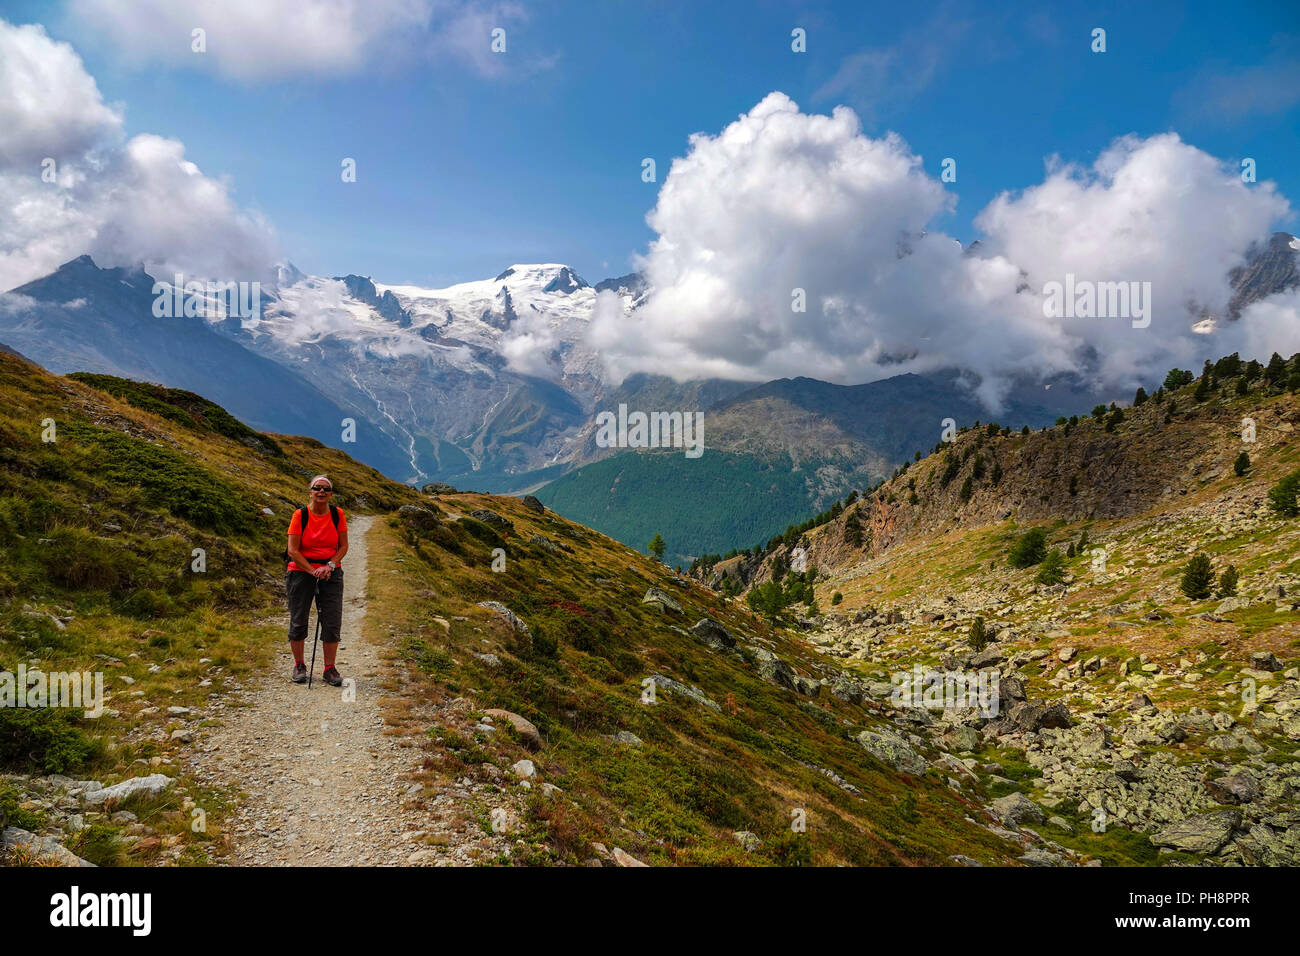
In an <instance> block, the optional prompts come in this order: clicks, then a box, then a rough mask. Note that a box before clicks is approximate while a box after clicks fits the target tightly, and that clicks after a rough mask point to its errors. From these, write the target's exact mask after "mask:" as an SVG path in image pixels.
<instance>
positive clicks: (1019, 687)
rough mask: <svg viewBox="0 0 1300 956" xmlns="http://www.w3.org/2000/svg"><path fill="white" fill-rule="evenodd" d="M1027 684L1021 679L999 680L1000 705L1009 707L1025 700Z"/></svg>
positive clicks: (1007, 678) (1008, 678)
mask: <svg viewBox="0 0 1300 956" xmlns="http://www.w3.org/2000/svg"><path fill="white" fill-rule="evenodd" d="M1025 699H1026V697H1025V683H1024V681H1022V680H1021V679H1020V678H1019V677H1002V678H999V679H998V704H999V706H1007V705H1010V704H1016V703H1019V702H1020V701H1022V700H1025Z"/></svg>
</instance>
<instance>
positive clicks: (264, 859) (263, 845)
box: [188, 515, 473, 866]
mask: <svg viewBox="0 0 1300 956" xmlns="http://www.w3.org/2000/svg"><path fill="white" fill-rule="evenodd" d="M373 523H374V519H373V518H371V517H366V516H361V515H358V516H356V517H354V518H352V519H351V520H350V521H349V523H348V530H349V545H350V547H349V549H348V555H347V558H346V559H345V561H344V568H345V572H344V573H345V576H346V577H345V581H344V601H343V633H342V640H341V643H340V648H339V657H338V667H339V672H340V673H341V674H342V675H343V678H344V681H345V684H344V687H342V688H338V687H330V686H329V685H328V684H326V683H325V682H324V681H322V680H321V679H320V675H321V671H322V670H323V669H324V667H323V664H322V659H323V657H322V655H321V654H320V653H319V650H318V653H317V658H316V669H315V679H314V682H313V686H312V689H310V690H308V688H307V685H306V684H293V683H291V682H290V681H289V672H290V671H291V670H292V667H293V657H292V655H291V653H290V650H289V645H288V643H287V642H284V643H283V645H282V649H281V650H280V652H279V653H277V654H276V656H275V660H274V662H273V663H272V664H271V666H270V669H269V671H268V672H267V673H265V674H261V675H258V676H257V677H256V678H254V679H252V680H250V681H249V682H248V683H247V685H246V686H244V687H243V688H242V689H241V690H240V691H239V692H238V693H236V694H235V695H233V696H232V698H231V699H230V700H228V701H214V703H213V705H212V706H211V708H210V716H211V717H212V718H213V719H215V720H216V721H217V722H218V726H214V727H211V728H210V730H209V733H208V734H207V735H205V737H204V739H203V740H202V741H201V742H200V744H199V746H198V747H196V748H195V750H194V751H192V752H191V754H190V757H189V761H188V764H189V766H188V769H189V770H190V772H191V773H192V774H193V775H194V777H195V778H196V779H197V780H199V781H200V782H201V783H203V784H205V785H211V786H219V787H227V788H232V789H233V791H234V792H237V793H238V794H240V796H239V798H238V801H237V803H236V805H235V807H234V808H233V810H232V812H231V814H230V816H229V818H228V819H227V823H226V829H227V833H228V835H229V837H230V841H231V853H230V855H229V857H228V858H227V859H226V861H225V862H227V863H230V864H234V865H243V866H250V865H251V866H304V865H305V866H383V865H411V864H423V865H435V866H436V865H442V866H447V865H458V864H470V863H472V862H473V861H472V860H471V859H469V858H468V857H467V856H465V855H464V850H466V849H467V846H466V843H467V842H469V840H468V838H469V834H467V833H465V832H463V830H464V828H463V827H462V826H456V825H454V824H453V823H452V821H453V820H454V818H455V814H454V813H451V812H447V811H451V810H454V809H455V804H456V803H458V802H459V799H460V798H463V797H466V796H469V794H468V793H466V794H461V793H458V792H457V788H455V787H453V788H450V789H449V790H448V791H446V792H444V793H441V794H438V795H436V798H434V799H432V800H430V801H426V799H425V796H426V795H424V794H422V793H421V792H420V791H421V790H422V788H421V786H420V785H419V784H412V783H411V780H410V777H409V774H410V772H411V771H412V770H414V769H415V765H416V763H417V761H418V760H419V759H420V751H419V749H418V748H415V747H412V746H411V745H410V744H411V742H410V741H409V740H408V741H405V742H403V741H402V740H401V739H400V736H396V735H393V734H391V733H389V734H385V733H384V727H385V724H384V718H383V714H382V712H381V709H380V697H381V696H382V695H383V694H384V693H385V692H384V690H383V688H382V687H381V681H382V679H383V675H384V673H385V663H384V661H383V660H382V658H381V654H380V651H381V648H380V647H379V646H378V645H376V644H374V643H372V642H371V641H370V640H367V639H366V638H365V637H363V636H362V627H361V625H362V621H363V619H364V618H365V615H366V598H367V594H366V591H367V579H368V569H367V548H366V538H367V534H368V533H369V532H370V530H371V526H372V525H373ZM287 620H288V617H287V614H286V615H285V619H284V621H285V623H286V625H287ZM315 626H316V622H315V610H314V609H313V611H312V623H311V632H312V634H313V636H314V634H315ZM305 657H306V660H307V661H308V663H310V662H311V648H310V647H307V648H306V650H305ZM349 681H350V682H351V686H349V683H348V682H349ZM403 743H405V746H403ZM430 834H438V835H439V836H438V838H437V839H436V840H431V839H430ZM430 843H434V844H435V845H433V846H430V845H429V844H430ZM413 851H414V852H413Z"/></svg>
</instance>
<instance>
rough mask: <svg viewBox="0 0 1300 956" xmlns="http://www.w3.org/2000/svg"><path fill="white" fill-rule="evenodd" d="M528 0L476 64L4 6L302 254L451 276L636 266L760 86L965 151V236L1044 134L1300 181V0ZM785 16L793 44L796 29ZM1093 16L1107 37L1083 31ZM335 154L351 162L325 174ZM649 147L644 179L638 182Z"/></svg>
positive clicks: (961, 177) (1016, 178) (1036, 155)
mask: <svg viewBox="0 0 1300 956" xmlns="http://www.w3.org/2000/svg"><path fill="white" fill-rule="evenodd" d="M524 6H525V7H526V10H527V15H526V17H516V18H513V19H512V20H510V22H509V25H508V28H507V44H508V45H507V52H506V53H505V54H503V55H500V57H499V62H500V64H501V66H500V67H499V68H496V66H495V64H494V66H493V67H492V68H491V69H490V71H487V72H485V71H484V70H483V69H476V68H475V67H474V66H473V63H472V62H471V61H469V60H467V59H465V58H463V57H457V56H454V55H451V53H449V52H448V51H447V50H446V48H445V47H444V48H442V49H440V50H437V49H436V50H434V51H433V52H432V53H421V52H419V44H418V42H414V43H410V42H403V43H400V44H395V45H394V51H393V55H392V56H387V55H383V53H382V51H381V55H379V56H375V57H371V58H369V59H367V60H366V61H365V62H364V63H362V64H361V65H359V66H358V67H356V68H353V69H348V70H329V71H325V72H324V73H323V75H322V74H320V73H315V74H309V75H304V74H295V75H289V76H284V77H271V78H253V79H247V78H238V77H231V76H229V75H226V74H225V73H223V72H221V71H219V70H216V69H213V68H212V67H211V66H210V61H209V60H201V59H198V58H192V59H191V60H189V61H188V62H187V61H180V62H168V63H161V62H149V61H145V62H131V61H130V59H129V58H127V57H124V56H122V55H121V53H120V52H119V51H117V50H116V49H115V45H113V44H108V43H101V42H96V41H95V39H94V32H95V31H93V30H88V29H87V28H86V27H85V25H84V24H79V23H78V22H77V19H76V17H75V16H73V14H72V13H71V12H70V10H69V9H68V8H67V7H65V6H64V5H63V4H58V3H55V4H40V3H26V2H17V3H15V2H6V3H4V4H3V15H4V17H5V19H8V20H9V21H10V22H11V23H16V24H21V23H28V22H39V23H42V24H44V25H45V27H46V29H47V30H48V32H49V33H50V35H51V36H52V37H54V38H56V39H60V40H67V41H69V42H71V43H72V44H73V45H74V46H75V47H76V49H77V51H78V52H79V53H80V54H81V56H82V58H83V60H84V62H85V65H86V68H87V70H88V72H89V73H90V74H91V75H92V76H94V78H95V80H96V82H97V83H98V85H99V88H100V90H101V91H102V94H103V96H104V99H105V100H106V101H108V102H110V103H120V104H122V106H123V107H124V110H125V120H126V122H125V132H126V133H127V135H134V134H136V133H145V132H148V133H157V134H160V135H164V136H167V137H172V138H175V139H178V140H180V141H182V142H183V143H184V144H185V148H186V155H187V157H188V158H189V159H190V160H192V161H193V162H195V163H197V164H198V165H199V166H200V167H201V168H202V170H203V171H204V172H205V173H206V174H207V175H209V176H213V177H218V178H228V180H229V181H230V183H231V185H232V188H233V193H234V197H235V199H236V200H237V202H238V203H239V204H240V205H241V206H244V207H248V208H253V209H257V210H259V211H260V212H262V213H263V214H264V215H265V216H266V217H267V218H268V219H269V220H270V221H271V222H272V223H273V224H274V226H275V229H276V231H277V233H278V235H279V237H280V240H281V244H282V247H283V249H284V251H285V253H286V254H287V256H288V258H290V259H292V260H293V261H294V262H295V263H296V264H297V265H298V266H299V267H300V268H302V269H304V270H306V271H309V272H313V273H317V274H327V275H335V274H341V273H344V272H358V273H363V274H371V275H374V276H375V277H376V278H377V279H380V280H383V281H387V282H399V283H400V282H411V283H419V284H424V285H441V284H447V283H450V282H454V281H460V280H465V279H471V278H480V277H484V276H488V275H492V274H495V273H496V272H497V271H499V270H500V269H502V268H504V267H505V266H506V265H508V264H510V263H512V262H532V261H558V262H566V263H569V264H571V265H573V266H574V267H575V268H576V269H577V270H578V271H579V273H580V274H582V275H583V276H584V277H585V278H586V279H587V280H588V281H591V282H595V281H597V280H598V279H601V278H604V277H605V276H609V275H617V274H621V273H623V272H626V271H628V270H629V269H630V268H631V265H630V257H631V256H632V255H633V254H634V253H636V252H642V251H644V250H645V248H646V246H647V243H648V242H649V241H650V240H651V239H652V238H653V232H652V231H651V230H650V229H649V228H648V227H647V225H646V223H645V215H646V213H647V211H648V210H649V209H650V208H651V207H652V206H653V205H654V203H655V197H656V191H657V189H658V187H659V185H662V183H663V180H664V178H665V177H666V176H667V173H668V168H669V165H670V162H671V160H672V158H673V157H675V156H681V155H683V154H684V153H685V152H686V149H687V139H688V137H689V135H690V134H691V133H694V132H697V131H702V132H707V133H711V134H715V133H717V132H718V131H720V130H721V129H722V128H723V127H724V126H726V125H727V124H728V123H730V122H731V121H733V120H735V119H736V118H737V116H739V115H740V114H741V113H744V112H746V111H748V110H750V109H752V108H753V107H754V105H755V104H756V103H758V102H759V101H760V100H761V99H762V98H763V97H764V96H765V95H766V94H768V93H769V92H771V91H773V90H781V91H783V92H785V93H786V94H788V95H789V96H790V97H792V98H793V99H794V100H795V101H796V102H797V103H798V104H799V106H800V107H801V108H802V109H803V110H804V111H805V112H809V111H815V112H830V110H831V109H832V108H833V107H835V106H836V105H838V104H845V105H848V106H850V107H852V108H854V109H855V110H856V111H857V112H858V113H859V115H860V116H861V118H862V122H863V126H864V130H865V131H866V132H867V133H868V134H869V135H872V136H878V135H882V134H883V133H884V132H886V131H888V130H894V131H896V132H897V133H899V134H900V135H901V136H902V137H903V138H904V139H905V140H906V141H907V143H908V144H909V145H910V147H911V148H912V149H913V150H914V151H915V152H917V153H918V154H920V155H921V156H922V157H924V160H925V168H926V170H927V171H928V172H930V173H931V174H932V175H934V176H936V177H937V176H938V175H939V172H940V162H941V160H942V159H943V158H944V157H953V158H955V159H956V160H957V164H958V166H957V170H958V178H957V182H956V183H955V184H952V185H950V186H949V187H948V188H949V189H952V190H954V191H955V192H956V193H957V194H958V196H959V197H960V198H959V202H958V205H957V209H956V212H955V213H953V214H952V215H949V216H945V217H943V218H942V219H941V220H939V221H937V222H935V223H934V227H935V228H937V229H942V230H943V231H946V232H948V233H949V234H951V235H953V236H956V237H958V238H960V239H962V240H963V241H965V242H968V241H969V240H970V239H972V238H977V233H976V231H975V228H974V226H973V224H972V220H973V218H974V217H975V215H976V214H977V213H978V212H979V211H980V210H981V209H982V208H983V207H984V206H985V204H987V203H988V201H989V200H990V199H992V198H993V197H994V196H995V195H997V194H998V193H999V192H1001V191H1003V190H1005V189H1019V188H1022V187H1025V186H1030V185H1033V184H1035V183H1038V182H1040V181H1041V180H1042V178H1043V174H1044V160H1045V158H1046V157H1047V156H1049V155H1052V154H1059V155H1060V156H1061V157H1062V158H1063V159H1065V160H1067V161H1073V162H1081V163H1090V162H1091V161H1092V160H1094V159H1095V158H1096V156H1097V155H1098V153H1099V152H1100V151H1101V150H1102V149H1103V148H1104V147H1106V146H1107V145H1108V144H1109V143H1110V142H1111V141H1112V140H1113V139H1114V138H1115V137H1116V136H1120V135H1123V134H1126V133H1137V134H1138V135H1140V136H1143V137H1145V136H1149V135H1151V134H1155V133H1160V132H1167V131H1174V132H1177V133H1179V134H1180V135H1181V136H1182V137H1183V139H1184V140H1186V141H1187V142H1189V143H1191V144H1193V145H1195V146H1197V147H1199V148H1201V149H1204V150H1205V151H1207V152H1209V153H1211V154H1213V155H1215V156H1218V157H1220V158H1224V159H1230V160H1234V161H1235V160H1237V159H1239V158H1240V157H1243V156H1249V157H1252V158H1254V159H1255V161H1256V163H1257V168H1258V176H1259V178H1260V179H1261V180H1264V179H1271V180H1274V181H1276V182H1277V184H1278V186H1279V187H1280V189H1281V192H1282V193H1283V194H1285V195H1286V196H1287V197H1289V198H1290V199H1291V200H1292V202H1293V203H1295V202H1297V201H1300V169H1297V165H1296V161H1297V157H1300V67H1298V66H1297V64H1298V63H1300V5H1297V4H1295V3H1294V2H1277V3H1263V2H1261V3H1249V2H1247V3H1240V4H1225V3H1222V2H1216V3H1193V4H1173V3H1160V2H1153V3H1142V4H1128V3H1116V4H1097V3H1090V4H1086V5H1085V4H1058V5H1054V6H1053V8H1052V9H1051V10H1050V11H1049V10H1048V9H1047V6H1046V5H1043V4H1041V3H1024V4H998V5H996V7H989V8H985V7H983V6H981V5H975V4H962V3H938V4H935V3H908V4H895V3H890V4H883V3H872V4H863V3H824V4H788V3H778V2H759V3H743V4H742V3H707V4H705V3H653V2H636V3H625V2H612V3H600V4H597V3H572V2H539V3H527V4H525V5H524ZM795 27H802V28H804V29H805V30H806V31H807V48H808V49H807V52H806V53H802V54H797V53H794V52H792V51H791V49H790V43H791V38H790V31H791V30H792V29H793V28H795ZM1094 27H1102V28H1104V29H1105V30H1106V32H1107V36H1106V41H1107V51H1106V52H1105V53H1104V54H1094V53H1092V52H1091V50H1090V49H1089V45H1090V42H1091V39H1090V32H1091V30H1092V29H1093V28H1094ZM407 39H410V38H409V37H408V38H407ZM489 42H490V37H487V36H484V37H483V45H484V46H486V45H487V44H488V43H489ZM399 47H400V49H399ZM413 50H414V51H415V52H413ZM191 64H193V65H191ZM343 157H354V158H355V159H356V160H357V163H358V181H357V182H356V183H355V184H344V183H342V182H341V181H340V176H339V169H340V166H339V164H340V161H341V159H342V158H343ZM643 157H654V158H655V159H656V161H657V163H658V180H659V182H658V183H657V184H647V183H644V182H642V181H641V161H642V159H643ZM1283 225H1284V226H1289V227H1290V228H1291V229H1292V231H1295V227H1296V224H1295V222H1294V220H1293V221H1292V222H1291V223H1289V224H1283Z"/></svg>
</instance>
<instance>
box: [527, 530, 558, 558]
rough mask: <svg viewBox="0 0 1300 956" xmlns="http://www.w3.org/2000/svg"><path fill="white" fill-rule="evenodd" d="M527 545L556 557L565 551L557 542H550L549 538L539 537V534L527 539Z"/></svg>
mask: <svg viewBox="0 0 1300 956" xmlns="http://www.w3.org/2000/svg"><path fill="white" fill-rule="evenodd" d="M528 543H529V544H533V545H536V546H537V547H539V548H541V549H542V550H543V551H545V552H546V553H547V554H553V555H557V556H558V555H560V554H563V553H564V550H565V549H564V545H562V544H560V543H559V542H558V541H552V540H551V539H550V538H547V537H545V536H544V535H540V534H535V535H533V536H532V537H531V538H529V539H528Z"/></svg>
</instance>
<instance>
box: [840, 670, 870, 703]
mask: <svg viewBox="0 0 1300 956" xmlns="http://www.w3.org/2000/svg"><path fill="white" fill-rule="evenodd" d="M831 696H832V697H835V698H837V699H838V700H842V701H844V703H846V704H861V703H862V701H863V698H865V697H866V696H867V689H866V688H865V687H863V686H862V685H861V684H859V683H858V682H857V681H855V680H853V679H852V678H850V677H845V676H844V675H842V674H841V675H840V676H839V677H837V678H835V680H834V681H833V682H832V683H831Z"/></svg>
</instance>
